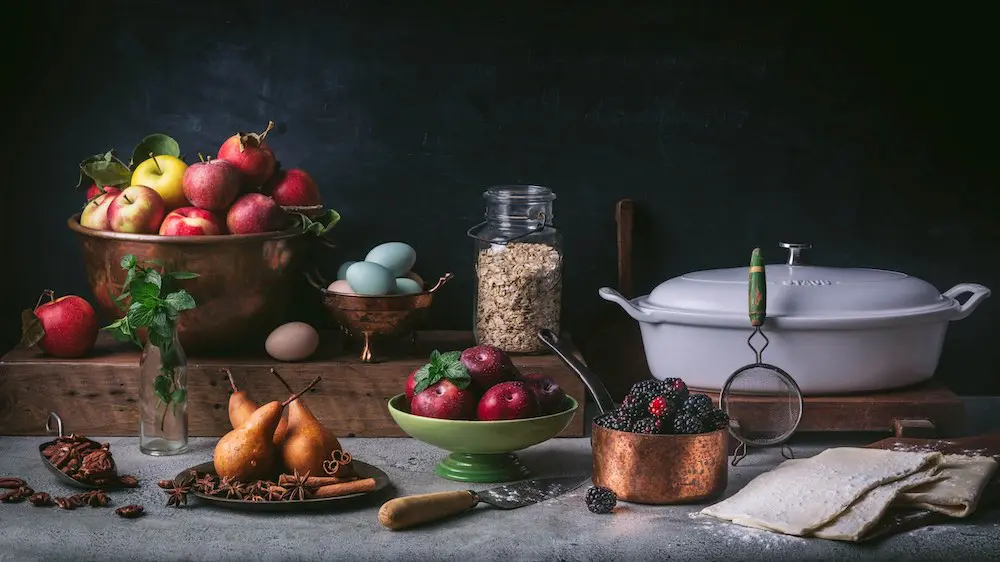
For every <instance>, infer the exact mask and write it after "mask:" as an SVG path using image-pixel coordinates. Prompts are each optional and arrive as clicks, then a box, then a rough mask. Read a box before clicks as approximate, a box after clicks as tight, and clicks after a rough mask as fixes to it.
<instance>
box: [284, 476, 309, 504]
mask: <svg viewBox="0 0 1000 562" xmlns="http://www.w3.org/2000/svg"><path fill="white" fill-rule="evenodd" d="M308 480H309V473H308V472H306V474H305V476H300V475H299V471H298V470H296V471H295V474H294V475H292V478H291V480H289V481H288V485H287V486H285V489H286V490H287V491H286V492H285V499H286V500H297V501H302V500H307V499H309V498H310V497H311V496H312V490H311V489H310V488H309V487H308V486H306V482H307V481H308Z"/></svg>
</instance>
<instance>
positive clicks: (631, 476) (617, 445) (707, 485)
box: [538, 329, 729, 505]
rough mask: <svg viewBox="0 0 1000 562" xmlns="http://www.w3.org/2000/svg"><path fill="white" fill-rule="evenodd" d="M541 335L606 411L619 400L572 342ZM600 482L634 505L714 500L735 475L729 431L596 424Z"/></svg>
mask: <svg viewBox="0 0 1000 562" xmlns="http://www.w3.org/2000/svg"><path fill="white" fill-rule="evenodd" d="M538 338H539V339H540V340H541V341H542V343H544V344H545V345H547V346H549V348H551V349H552V351H553V352H554V353H555V354H556V355H557V356H558V357H559V358H560V359H562V360H563V362H564V363H565V364H566V366H567V367H569V368H570V369H571V370H572V371H573V372H574V373H576V375H577V376H578V377H580V379H581V380H582V381H583V384H584V386H586V387H587V390H589V391H590V394H591V396H593V398H594V401H595V402H596V405H597V409H598V410H600V412H601V413H602V414H603V413H606V412H610V411H611V410H613V409H614V408H615V403H614V401H613V400H612V399H611V395H610V394H609V393H608V389H607V388H605V386H604V383H602V382H601V379H600V378H598V376H597V375H595V374H594V373H593V372H592V371H591V370H590V369H588V368H587V366H586V365H584V364H583V363H582V362H581V361H580V360H579V359H577V356H578V355H579V354H578V353H576V351H575V349H573V347H572V345H571V344H570V343H569V342H568V341H567V340H564V339H563V338H560V337H559V336H558V335H556V334H555V333H554V332H552V330H547V329H543V330H540V331H539V332H538ZM590 446H591V449H592V452H593V461H594V474H593V476H592V480H593V481H594V485H596V486H604V487H605V488H609V489H611V490H612V491H614V492H615V495H617V496H618V499H620V500H623V501H628V502H633V503H644V504H653V505H668V504H679V503H692V502H697V501H701V500H706V499H709V498H713V497H715V496H718V495H720V494H722V493H723V492H724V491H725V490H726V485H727V483H728V478H729V462H728V460H727V459H728V455H729V431H728V430H727V429H717V430H715V431H712V432H709V433H698V434H694V435H645V434H642V433H631V432H628V431H616V430H614V429H607V428H605V427H601V426H599V425H597V424H591V435H590Z"/></svg>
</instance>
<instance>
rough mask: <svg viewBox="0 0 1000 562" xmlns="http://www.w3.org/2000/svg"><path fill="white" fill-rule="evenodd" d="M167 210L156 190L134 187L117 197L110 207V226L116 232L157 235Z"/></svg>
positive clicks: (140, 186) (142, 186)
mask: <svg viewBox="0 0 1000 562" xmlns="http://www.w3.org/2000/svg"><path fill="white" fill-rule="evenodd" d="M165 210H166V204H165V203H164V202H163V197H160V194H159V193H157V192H156V190H153V189H150V188H148V187H146V186H144V185H132V186H129V187H126V188H125V189H124V190H122V192H121V193H119V194H118V195H116V196H115V198H114V200H113V201H112V202H111V206H110V207H108V226H109V227H110V228H111V230H113V231H115V232H129V233H132V234H155V233H156V231H157V230H159V229H160V223H161V222H163V214H164V212H165Z"/></svg>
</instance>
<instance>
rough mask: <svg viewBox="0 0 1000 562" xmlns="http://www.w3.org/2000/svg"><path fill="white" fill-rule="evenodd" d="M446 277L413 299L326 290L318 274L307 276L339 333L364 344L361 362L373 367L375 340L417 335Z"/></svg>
mask: <svg viewBox="0 0 1000 562" xmlns="http://www.w3.org/2000/svg"><path fill="white" fill-rule="evenodd" d="M452 277H453V276H452V274H451V273H445V274H444V275H443V276H441V278H440V279H438V281H437V283H435V284H434V286H433V287H431V288H430V289H427V290H425V291H424V292H422V293H415V294H412V295H384V296H368V295H348V294H342V293H334V292H332V291H328V290H327V289H326V287H327V286H328V285H327V282H326V280H325V279H323V278H322V277H321V276H320V275H319V273H318V272H313V273H309V272H306V279H307V280H308V281H309V283H310V284H311V285H312V286H313V287H315V288H317V289H319V291H320V293H322V295H323V306H325V307H326V310H327V312H329V313H330V316H331V317H332V318H333V320H334V321H335V322H336V323H337V325H338V326H340V329H341V330H342V331H343V332H344V333H346V334H347V335H349V336H355V337H360V338H362V339H363V340H364V348H363V349H362V350H361V361H362V362H363V363H371V362H373V361H374V356H373V354H372V339H373V338H375V337H378V336H407V335H411V334H413V333H414V331H415V330H416V329H417V327H418V326H419V325H420V323H421V322H422V321H423V320H424V318H426V316H427V310H428V309H429V308H430V306H431V301H432V300H433V299H434V293H436V292H437V291H438V289H440V288H441V287H443V286H444V284H445V283H447V282H448V281H449V280H451V278H452Z"/></svg>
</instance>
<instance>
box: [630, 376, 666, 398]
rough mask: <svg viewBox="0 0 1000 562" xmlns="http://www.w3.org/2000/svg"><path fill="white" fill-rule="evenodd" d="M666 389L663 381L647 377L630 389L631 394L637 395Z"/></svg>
mask: <svg viewBox="0 0 1000 562" xmlns="http://www.w3.org/2000/svg"><path fill="white" fill-rule="evenodd" d="M665 389H666V387H665V386H664V385H663V381H660V380H657V379H646V380H643V381H639V382H637V383H635V384H633V385H632V390H631V391H629V394H632V395H635V396H637V397H640V396H650V395H655V394H660V393H661V392H663V390H665Z"/></svg>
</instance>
